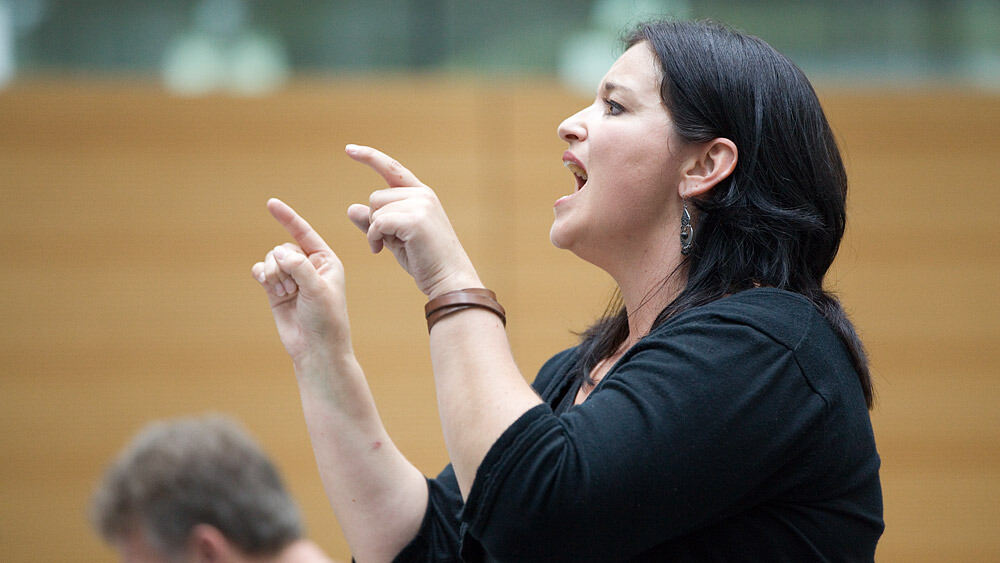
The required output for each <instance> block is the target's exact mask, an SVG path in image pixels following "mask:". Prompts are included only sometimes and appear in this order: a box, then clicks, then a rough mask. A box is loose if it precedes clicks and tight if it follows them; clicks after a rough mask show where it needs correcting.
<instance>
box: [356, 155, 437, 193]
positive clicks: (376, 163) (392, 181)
mask: <svg viewBox="0 0 1000 563" xmlns="http://www.w3.org/2000/svg"><path fill="white" fill-rule="evenodd" d="M344 152H346V153H347V155H348V156H350V157H351V158H353V159H354V160H356V161H358V162H360V163H362V164H367V165H368V166H370V167H371V168H372V170H374V171H376V172H378V173H379V175H380V176H382V178H383V179H385V181H386V183H387V184H389V187H390V188H402V187H416V186H423V185H424V184H423V182H421V181H420V180H419V179H417V177H416V176H415V175H414V174H413V172H410V171H409V170H407V168H406V167H405V166H403V165H402V164H400V163H399V162H398V161H397V160H396V159H394V158H392V157H391V156H389V155H387V154H385V153H384V152H382V151H380V150H377V149H373V148H371V147H363V146H360V145H347V146H346V147H345V148H344Z"/></svg>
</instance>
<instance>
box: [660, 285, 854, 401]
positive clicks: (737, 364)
mask: <svg viewBox="0 0 1000 563" xmlns="http://www.w3.org/2000/svg"><path fill="white" fill-rule="evenodd" d="M644 340H645V341H646V342H645V346H646V347H647V349H649V350H652V349H672V350H674V352H675V353H678V352H679V353H681V354H683V355H684V356H685V357H686V358H687V359H688V360H689V361H691V362H695V363H698V364H700V365H702V366H703V368H704V369H705V370H707V371H717V370H724V371H726V372H727V373H728V374H736V373H742V374H745V375H750V374H753V375H755V376H759V375H760V374H764V373H773V372H774V368H775V367H776V366H779V365H781V366H784V367H785V368H786V373H795V374H798V376H799V377H800V378H801V381H802V382H803V383H805V384H806V385H807V387H808V388H810V390H811V391H812V392H813V393H815V394H817V395H819V396H820V397H822V398H823V401H824V402H826V403H829V401H830V399H831V398H832V396H835V395H841V394H843V393H845V392H847V393H850V394H852V395H853V390H854V387H856V386H857V374H856V373H855V371H854V367H853V364H852V363H851V359H850V353H849V352H848V350H847V348H846V346H844V344H843V342H842V341H841V340H840V337H839V336H838V335H837V333H836V332H835V330H834V328H833V326H832V325H830V323H829V322H828V321H827V320H826V319H825V318H824V317H823V315H822V314H821V313H820V311H819V310H818V309H817V308H816V307H815V306H814V305H813V304H812V303H811V302H810V301H809V300H808V299H806V298H805V297H804V296H802V295H799V294H797V293H792V292H789V291H784V290H780V289H774V288H757V289H751V290H747V291H742V292H740V293H736V294H733V295H730V296H728V297H725V298H723V299H719V300H717V301H713V302H712V303H708V304H705V305H702V306H699V307H695V308H693V309H690V310H688V311H685V312H684V313H681V314H679V315H677V316H676V317H674V318H671V319H670V320H668V321H667V322H665V323H663V324H662V325H660V326H659V327H657V328H656V329H654V330H653V332H651V333H650V334H649V335H648V336H647V338H646V339H644Z"/></svg>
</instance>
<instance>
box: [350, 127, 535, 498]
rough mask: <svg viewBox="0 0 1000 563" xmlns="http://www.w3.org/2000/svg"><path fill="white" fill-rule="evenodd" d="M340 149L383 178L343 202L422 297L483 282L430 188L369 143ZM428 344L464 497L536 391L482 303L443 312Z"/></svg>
mask: <svg viewBox="0 0 1000 563" xmlns="http://www.w3.org/2000/svg"><path fill="white" fill-rule="evenodd" d="M346 150H347V154H348V155H349V156H351V157H352V158H354V159H355V160H357V161H358V162H362V163H364V164H367V165H368V166H370V167H371V168H372V169H373V170H375V171H376V172H378V173H379V174H380V175H381V176H382V177H383V178H384V179H385V180H386V182H387V183H388V185H389V188H388V189H384V190H379V191H376V192H374V193H373V194H372V195H371V197H370V201H369V205H367V206H366V205H361V204H355V205H352V206H351V207H350V208H349V209H348V214H349V216H350V218H351V220H352V221H353V222H354V224H355V225H357V226H358V228H360V229H361V230H362V231H363V232H365V233H366V234H367V237H368V241H369V244H370V245H371V247H372V250H373V251H374V252H378V251H380V250H381V249H382V248H383V247H385V248H388V249H389V250H391V251H392V253H393V255H395V257H396V259H397V260H398V261H399V263H400V265H401V266H403V268H404V269H405V270H406V271H407V272H408V273H409V274H410V275H411V276H413V279H414V281H415V282H416V283H417V287H419V288H420V289H421V291H423V292H424V293H425V294H426V295H427V296H428V298H431V299H433V298H435V297H437V296H439V295H442V294H444V293H447V292H449V291H454V290H458V289H466V288H472V287H483V286H482V283H481V282H480V280H479V276H478V275H477V274H476V270H475V268H473V266H472V263H471V261H470V260H469V258H468V256H467V255H466V253H465V250H464V249H463V248H462V245H461V244H460V243H459V241H458V237H457V236H456V235H455V231H454V230H453V229H452V226H451V223H450V222H449V220H448V217H447V215H446V214H445V212H444V209H443V208H442V206H441V202H440V201H439V200H438V198H437V196H436V195H435V194H434V192H433V190H431V189H430V188H428V187H427V186H425V185H424V184H423V183H421V182H420V180H418V179H417V177H416V176H414V175H413V174H412V173H411V172H410V171H409V170H407V169H406V168H405V167H403V166H402V165H401V164H399V163H398V162H397V161H395V160H393V159H392V158H390V157H389V156H387V155H385V154H383V153H381V152H379V151H377V150H375V149H372V148H370V147H359V146H355V145H348V147H347V149H346ZM501 298H502V296H501ZM430 348H431V361H432V363H433V367H434V379H435V384H436V387H437V398H438V410H439V412H440V415H441V425H442V429H443V431H444V439H445V445H446V446H447V448H448V455H449V457H450V458H451V461H452V465H453V467H454V469H455V475H456V477H457V479H458V483H459V488H460V489H461V491H462V496H463V497H467V496H468V494H469V490H470V489H471V487H472V482H473V480H474V479H475V476H476V470H477V469H478V468H479V465H480V463H481V462H482V461H483V458H484V457H485V456H486V453H487V451H489V449H490V447H491V446H492V445H493V443H494V442H495V441H496V439H497V438H499V437H500V435H501V434H502V433H503V431H504V430H506V429H507V428H508V427H509V426H510V425H511V424H512V423H513V422H514V421H515V420H517V419H518V418H519V417H520V416H521V415H522V414H524V413H525V412H526V411H528V410H529V409H531V408H532V407H533V406H535V405H538V404H539V403H541V399H540V398H539V397H538V395H537V394H536V393H535V392H534V391H533V390H532V389H531V387H530V386H529V385H528V384H527V383H526V382H525V380H524V378H523V377H522V376H521V374H520V373H519V371H518V369H517V365H516V364H515V363H514V359H513V357H512V356H511V352H510V344H509V342H508V340H507V333H506V332H505V331H504V327H503V325H502V324H501V323H500V320H499V319H498V318H497V317H496V316H495V315H493V313H491V312H489V311H485V310H482V309H477V308H470V309H466V310H463V311H461V312H459V313H455V314H452V315H449V316H446V317H444V318H443V319H441V320H440V321H438V322H437V324H435V325H434V327H433V329H432V330H431V334H430Z"/></svg>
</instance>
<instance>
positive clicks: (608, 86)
mask: <svg viewBox="0 0 1000 563" xmlns="http://www.w3.org/2000/svg"><path fill="white" fill-rule="evenodd" d="M601 90H602V91H604V92H611V91H613V90H624V91H626V92H631V91H632V89H631V88H629V87H628V86H622V85H621V84H618V83H617V82H605V83H604V86H603V87H602V88H601Z"/></svg>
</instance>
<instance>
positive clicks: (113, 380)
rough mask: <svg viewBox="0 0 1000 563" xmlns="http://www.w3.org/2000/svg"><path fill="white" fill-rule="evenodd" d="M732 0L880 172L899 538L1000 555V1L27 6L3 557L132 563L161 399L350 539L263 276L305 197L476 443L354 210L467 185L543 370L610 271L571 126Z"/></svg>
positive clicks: (398, 427)
mask: <svg viewBox="0 0 1000 563" xmlns="http://www.w3.org/2000/svg"><path fill="white" fill-rule="evenodd" d="M654 15H670V16H672V17H679V18H704V17H711V18H714V19H718V20H721V21H724V22H726V23H729V24H731V25H733V26H734V27H737V28H739V29H742V30H744V31H747V32H749V33H752V34H755V35H759V36H761V37H763V38H764V39H765V40H767V41H768V42H770V43H771V44H772V45H774V46H775V47H776V48H778V49H779V50H781V51H782V52H784V53H785V54H787V55H789V56H790V57H791V58H792V60H794V61H795V62H796V63H798V64H799V65H800V66H801V67H802V68H803V69H804V70H805V72H806V74H807V75H808V76H810V77H811V78H812V80H813V82H814V84H815V86H816V88H817V91H818V92H819V94H820V97H821V99H822V101H823V103H824V106H825V108H826V109H827V112H828V116H829V118H830V120H831V122H832V124H833V127H834V129H835V131H836V133H837V135H838V138H839V141H840V143H841V148H842V150H843V153H844V156H845V160H846V163H847V167H848V173H849V175H850V181H851V188H850V190H851V191H850V196H849V198H850V199H849V228H848V233H847V237H846V239H845V241H844V244H843V247H842V250H841V254H840V256H839V258H838V261H837V262H836V264H835V266H834V269H833V271H832V272H831V274H830V276H829V278H828V285H829V287H830V288H831V289H833V290H835V291H837V292H838V293H839V295H840V296H841V298H842V300H843V301H844V303H845V305H846V307H847V309H848V310H849V312H851V314H852V316H853V318H854V320H855V322H856V324H857V326H858V329H859V331H860V332H861V334H862V336H863V338H864V339H865V342H866V343H867V346H868V348H869V350H870V353H871V356H872V364H873V369H874V375H875V381H876V389H877V392H878V404H877V407H876V409H875V411H874V412H873V414H872V418H873V422H874V426H875V432H876V435H877V439H878V445H879V449H880V452H881V454H882V458H883V470H882V480H883V487H884V494H885V507H886V512H885V516H886V523H887V528H886V532H885V536H884V538H883V541H882V543H881V544H880V547H879V552H878V557H877V558H878V560H879V561H988V560H993V561H997V560H1000V535H998V534H997V533H996V532H997V530H998V529H1000V409H998V408H997V403H998V400H1000V373H998V366H1000V352H998V351H997V346H996V343H997V342H998V341H1000V323H998V321H997V318H998V315H1000V304H998V298H997V290H998V289H1000V253H998V250H997V246H998V243H1000V221H998V219H997V217H998V213H1000V190H998V185H1000V172H998V169H997V164H998V161H1000V158H998V155H1000V3H997V2H996V1H995V0H964V1H957V2H944V1H931V0H923V1H918V0H894V1H888V2H880V3H870V2H861V1H855V0H847V1H838V2H834V1H826V2H810V3H799V2H791V1H788V0H755V1H752V2H740V3H732V2H721V1H714V0H701V1H698V0H687V1H683V0H676V1H669V0H644V1H637V0H589V1H584V0H574V1H568V0H558V1H549V2H543V1H529V0H503V1H501V0H484V1H479V2H461V1H457V0H410V1H404V0H369V1H320V0H298V1H295V2H290V1H269V2H264V1H247V0H175V1H165V0H143V1H139V0H87V1H70V0H61V1H60V0H0V217H2V221H0V249H2V256H3V258H4V261H5V263H6V264H5V266H4V267H3V268H2V269H0V283H2V285H3V287H4V288H5V291H3V292H2V294H0V315H2V318H4V319H5V322H6V325H5V329H4V331H3V336H2V337H0V451H2V452H3V459H2V460H0V560H3V561H106V560H112V559H113V553H112V552H111V551H110V550H109V549H108V548H107V547H106V546H104V545H102V544H101V543H100V541H99V540H98V539H97V538H96V536H95V535H94V534H93V533H92V532H91V530H90V528H89V526H88V523H87V520H86V506H87V502H88V499H89V497H90V494H91V492H92V490H93V487H94V484H95V482H96V481H97V479H98V477H99V476H100V474H101V473H102V471H103V470H104V468H105V467H106V465H107V463H108V462H109V461H110V459H111V457H112V456H113V455H114V454H115V453H116V452H117V451H118V450H119V448H121V447H122V446H123V445H124V443H125V442H126V441H127V440H128V439H129V438H130V437H131V436H132V434H133V433H134V432H136V431H137V430H138V429H139V428H140V427H141V426H142V425H143V424H145V423H146V422H148V421H150V420H153V419H157V418H163V417H173V416H179V415H185V414H191V413H201V412H205V411H218V412H224V413H228V414H231V415H233V416H236V417H238V418H239V419H241V420H242V421H243V422H244V423H245V424H246V425H247V427H248V428H249V429H250V430H251V431H252V432H253V433H254V434H255V436H256V437H257V438H258V439H259V440H260V441H261V442H262V444H263V446H264V447H265V449H266V450H267V451H268V452H269V453H270V454H271V455H272V456H273V457H274V458H275V459H276V461H277V463H278V465H279V467H280V468H281V469H282V471H283V472H284V475H285V478H286V481H287V482H288V485H289V487H290V489H291V490H292V492H293V494H294V495H295V497H296V498H297V499H298V501H299V503H300V504H301V506H302V509H303V512H304V514H305V518H306V522H307V525H308V526H309V531H310V535H311V536H312V537H313V539H315V540H316V541H317V542H318V543H319V544H320V545H321V546H322V547H324V548H325V549H327V550H328V551H329V552H330V553H331V554H332V555H333V556H335V557H338V558H341V559H349V553H348V550H347V547H346V544H345V543H344V541H343V538H342V536H341V534H340V530H339V528H338V527H337V524H336V521H335V519H334V518H333V516H332V513H331V511H330V509H329V507H328V504H327V502H326V498H325V496H324V494H323V490H322V487H321V484H320V481H319V478H318V476H317V474H316V469H315V464H314V461H313V458H312V452H311V449H310V445H309V442H308V437H307V435H306V431H305V425H304V422H303V420H302V415H301V410H300V406H299V399H298V392H297V389H296V386H295V381H294V377H293V375H292V369H291V365H290V362H289V361H288V359H287V356H286V355H285V353H284V350H283V349H282V347H281V345H280V343H279V342H278V339H277V337H276V334H275V331H274V328H273V325H272V323H271V318H270V314H269V312H268V308H267V305H266V300H265V298H264V296H263V294H262V292H261V290H260V289H259V288H258V286H257V284H256V282H254V281H253V280H252V278H251V277H250V273H249V270H250V266H251V265H252V264H253V263H254V262H255V261H257V260H259V259H260V258H261V257H262V256H263V255H264V254H265V252H266V251H267V250H268V249H269V248H271V247H272V246H274V245H275V244H277V243H279V242H282V241H284V240H285V238H286V236H285V234H284V233H283V232H282V230H281V229H280V227H279V226H278V225H277V224H275V223H274V222H273V221H272V220H271V218H270V217H269V215H268V214H267V212H266V210H265V208H264V202H265V201H266V199H267V198H268V197H270V196H279V197H282V198H283V199H285V201H287V202H289V203H290V204H292V205H293V206H295V207H297V208H298V209H299V210H300V211H301V212H302V213H303V214H304V215H305V216H306V217H307V218H308V219H310V220H311V221H312V223H313V225H314V226H315V227H316V228H317V229H318V230H319V231H320V232H321V233H322V234H324V235H325V236H326V237H327V240H328V241H329V242H330V243H331V245H332V246H333V247H334V250H336V251H337V252H338V253H339V255H340V256H341V258H342V259H343V261H344V263H345V267H346V269H347V276H348V277H347V280H348V292H349V294H348V299H349V304H350V310H351V315H352V322H353V328H354V333H355V336H354V342H355V345H356V347H357V352H358V355H359V357H360V360H361V362H362V365H363V366H365V368H366V372H367V374H368V377H369V380H370V382H371V386H372V388H373V391H374V393H375V395H376V399H377V401H378V403H379V406H380V411H381V414H382V416H383V418H384V419H385V422H386V425H387V426H388V428H389V431H390V434H391V435H392V436H393V437H394V439H395V441H396V442H397V444H398V445H399V447H400V448H401V449H402V451H403V452H404V453H406V454H407V455H408V456H409V457H410V458H411V460H412V461H413V462H414V463H415V464H416V465H417V466H418V467H420V468H421V469H422V470H423V471H425V472H426V473H428V474H434V473H436V472H437V471H438V470H439V469H440V468H441V467H442V466H443V465H444V464H445V463H446V462H447V456H446V453H445V450H444V445H443V442H442V439H441V433H440V428H439V421H438V418H437V411H436V406H435V399H434V391H433V382H432V374H431V370H430V363H429V358H428V353H427V348H426V329H425V327H424V323H423V319H422V307H423V302H424V299H423V298H422V296H421V294H420V293H419V292H418V291H417V289H416V287H415V286H414V285H413V283H412V281H411V280H410V279H409V278H408V277H407V276H406V275H405V274H404V273H403V272H402V271H400V269H399V268H398V266H397V265H396V263H395V260H393V259H392V258H391V257H389V256H381V255H378V256H372V255H371V254H370V253H369V252H368V251H367V245H366V244H365V243H364V241H363V239H362V238H361V237H360V235H359V234H358V233H357V232H356V231H355V230H354V229H353V227H352V226H351V225H350V224H349V222H348V221H347V219H346V215H345V210H346V208H347V206H348V205H349V204H351V203H354V202H358V201H365V200H366V199H367V195H368V193H369V192H371V191H372V190H373V189H376V188H379V187H381V182H380V179H379V178H378V177H377V176H375V175H374V174H373V173H371V172H370V171H369V170H367V169H365V168H363V167H361V166H359V165H357V164H354V163H352V162H351V161H350V160H349V159H348V158H347V157H346V156H344V155H343V153H342V149H343V146H344V145H345V144H346V143H363V144H370V145H374V146H377V147H380V148H382V149H383V150H385V151H386V152H389V153H390V154H392V155H393V156H395V157H396V158H398V159H399V160H400V161H401V162H403V163H404V164H405V165H407V166H409V167H410V168H411V169H412V170H414V171H415V172H416V173H417V175H418V176H420V177H421V178H422V179H423V181H424V182H426V183H428V184H429V185H431V186H433V187H434V188H435V189H436V190H437V191H438V193H439V195H440V197H441V199H442V201H443V202H444V204H445V207H446V209H447V210H448V212H449V215H450V216H451V218H452V220H453V222H454V223H455V225H456V230H457V231H458V233H459V235H460V236H461V237H462V240H463V242H464V243H465V245H466V247H467V249H468V250H469V253H470V255H471V256H472V258H473V260H474V262H475V263H476V264H477V265H478V267H479V269H480V273H481V276H482V278H483V280H484V282H485V283H486V284H487V285H488V286H489V287H491V288H493V289H495V290H496V291H497V293H498V294H499V295H500V296H501V300H502V302H503V304H504V306H505V307H507V309H508V312H509V319H510V323H509V325H508V333H509V334H510V336H511V342H512V346H513V348H514V353H515V357H516V358H517V359H518V363H519V365H520V367H521V370H522V372H523V373H524V374H525V377H526V378H528V379H529V380H530V379H532V378H533V377H534V373H535V372H536V371H537V369H538V368H539V367H540V366H541V364H542V362H544V361H545V359H547V358H548V357H549V356H550V355H551V354H553V353H554V352H556V351H558V350H560V349H562V348H564V347H566V346H569V345H572V344H573V343H574V342H575V339H576V337H575V336H574V335H573V332H572V331H579V330H581V329H583V328H584V327H585V326H587V325H588V324H589V323H590V322H592V321H593V320H594V319H595V318H596V317H597V316H598V315H599V314H600V313H601V311H602V310H603V308H604V305H605V302H606V301H607V298H608V297H609V296H610V294H611V290H612V289H613V286H612V283H611V281H610V279H609V278H607V277H606V276H605V275H604V274H603V273H602V272H600V271H598V270H596V269H595V268H593V267H591V266H589V265H587V264H585V263H583V262H581V261H580V260H578V259H576V258H575V257H573V256H571V255H569V254H567V253H562V252H560V251H558V250H556V249H554V248H553V247H551V245H550V244H549V242H548V228H549V224H550V221H551V211H550V209H551V205H552V203H553V202H554V201H555V199H556V198H558V197H559V196H560V195H562V194H565V193H568V192H569V191H570V190H571V189H573V188H572V186H573V185H574V181H573V179H572V177H571V176H570V174H569V173H567V172H566V171H565V170H564V169H563V167H562V166H561V162H560V155H561V154H562V151H563V143H561V142H560V141H559V139H558V138H557V136H556V134H555V130H556V126H557V124H558V123H559V122H560V121H561V120H562V119H563V118H564V117H565V116H567V115H569V114H571V113H573V112H574V111H576V110H577V109H578V108H579V107H581V106H582V105H584V104H586V103H588V98H589V97H591V96H592V94H591V92H592V91H593V89H594V87H595V86H596V84H597V82H598V80H599V79H600V77H601V76H602V75H603V73H604V71H605V70H606V69H607V67H608V66H609V65H610V62H611V61H613V60H614V58H615V57H616V56H617V54H618V53H619V52H620V45H619V43H618V37H619V35H620V33H621V32H622V30H624V29H627V28H628V27H629V26H630V25H632V24H634V23H635V22H637V21H640V20H642V19H644V18H646V17H650V16H654Z"/></svg>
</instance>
